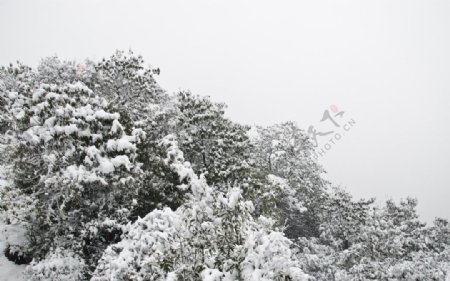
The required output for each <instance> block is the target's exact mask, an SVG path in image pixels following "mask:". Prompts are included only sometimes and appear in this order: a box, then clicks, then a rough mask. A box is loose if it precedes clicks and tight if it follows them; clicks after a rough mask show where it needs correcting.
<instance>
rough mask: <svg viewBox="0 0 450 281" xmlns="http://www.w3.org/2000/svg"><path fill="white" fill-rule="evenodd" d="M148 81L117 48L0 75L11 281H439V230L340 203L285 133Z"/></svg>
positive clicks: (445, 249) (392, 210)
mask: <svg viewBox="0 0 450 281" xmlns="http://www.w3.org/2000/svg"><path fill="white" fill-rule="evenodd" d="M167 71H170V70H167ZM158 73H159V69H153V68H151V67H149V66H147V65H146V63H145V62H144V60H143V58H142V57H141V56H138V55H135V54H133V53H132V52H129V53H124V52H116V53H115V54H113V55H112V56H110V57H108V58H105V59H103V60H101V61H98V62H95V61H90V60H86V61H84V62H82V63H76V62H72V61H63V60H61V59H59V58H58V57H49V58H45V59H43V60H42V61H41V63H40V64H39V66H38V67H37V68H31V67H28V66H26V65H24V64H21V63H16V64H10V65H8V66H3V67H1V68H0V108H1V110H0V126H1V127H0V128H1V129H0V150H1V157H0V164H1V175H2V177H3V184H2V185H0V199H1V201H0V230H1V231H2V232H3V236H4V237H5V238H6V239H7V241H6V243H7V247H6V248H5V250H4V253H2V254H4V255H5V256H6V257H7V258H8V259H9V260H11V261H13V262H15V263H17V264H27V267H26V270H25V272H24V276H25V280H95V281H106V280H116V281H128V280H136V281H138V280H139V281H144V280H167V281H169V280H171V281H175V280H205V281H216V280H217V281H218V280H225V281H231V280H297V281H303V280H324V281H325V280H327V281H328V280H342V281H347V280H426V281H428V280H442V281H448V280H450V226H449V223H448V221H447V220H445V219H439V218H437V219H436V220H435V222H434V223H433V224H432V225H430V226H427V225H426V224H425V223H423V222H421V221H420V220H419V218H418V215H417V210H416V206H417V201H416V200H414V199H411V198H406V199H404V200H402V201H400V202H393V201H388V202H386V203H385V204H384V205H382V206H378V205H375V204H374V200H373V199H371V198H369V199H361V200H355V199H354V198H352V196H351V194H349V193H348V192H347V191H345V190H343V189H341V188H339V187H336V186H334V185H333V184H332V183H330V182H327V181H326V180H324V178H323V173H324V170H323V168H322V167H321V166H320V165H319V164H318V163H317V161H316V160H315V159H314V157H313V156H312V155H313V152H314V146H313V144H312V143H311V141H310V139H309V137H308V134H307V133H306V132H305V131H304V130H303V129H301V126H299V125H297V124H296V123H294V122H285V123H281V124H274V125H272V126H268V127H262V126H247V125H243V124H239V123H236V122H233V121H232V120H230V119H228V118H226V117H225V110H226V106H225V105H224V104H222V103H218V102H215V101H212V100H211V99H210V98H209V97H202V96H198V95H195V94H194V93H191V92H189V91H181V92H179V93H167V92H166V91H164V90H163V89H162V88H161V87H160V86H159V85H158V83H157V82H156V76H157V75H158ZM12 230H14V231H12Z"/></svg>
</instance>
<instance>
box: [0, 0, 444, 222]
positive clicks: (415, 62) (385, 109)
mask: <svg viewBox="0 0 450 281" xmlns="http://www.w3.org/2000/svg"><path fill="white" fill-rule="evenodd" d="M449 15H450V2H449V1H433V0H423V1H412V0H401V1H392V0H387V1H384V0H377V1H321V0H317V1H261V0H259V1H211V0H209V1H206V0H205V1H99V0H90V1H80V0H78V1H70V2H69V1H57V0H54V1H36V0H34V1H20V0H19V1H17V0H15V1H12V0H10V1H5V0H0V36H1V37H0V38H1V39H0V64H1V65H4V64H7V63H9V62H12V61H15V60H20V61H22V62H24V63H27V64H30V65H33V66H35V65H36V64H37V63H38V61H39V60H40V59H41V58H42V57H45V56H49V55H54V54H57V55H59V56H60V57H62V58H64V59H76V60H82V59H84V58H86V57H89V58H91V59H100V58H102V57H104V56H109V55H111V54H112V53H113V52H114V50H116V49H122V50H128V49H130V48H131V49H132V50H133V51H134V52H135V53H138V54H142V55H143V56H144V58H145V60H146V61H147V62H148V63H149V64H151V65H152V66H155V67H159V68H160V69H161V75H160V76H159V77H158V81H159V83H160V84H161V85H162V87H163V88H165V89H166V90H168V91H169V92H174V91H177V90H180V89H190V90H191V91H192V92H194V93H197V94H201V95H210V96H211V97H212V98H213V99H214V100H216V101H223V102H225V103H227V104H228V113H227V114H228V116H229V117H230V118H232V119H233V120H236V121H239V122H242V123H247V124H260V125H270V124H273V123H276V122H281V121H286V120H292V121H296V122H297V123H298V124H299V125H300V126H301V127H302V128H304V129H305V130H306V129H308V127H309V126H310V125H317V126H319V124H322V123H321V122H319V121H320V119H321V118H322V114H323V112H324V110H326V109H329V106H330V105H335V106H336V107H337V108H339V110H343V111H345V114H344V116H345V117H348V118H352V119H354V121H355V125H354V127H352V129H351V130H350V131H349V132H348V133H347V134H346V135H345V136H343V137H342V139H341V140H339V142H337V143H336V144H335V145H334V146H333V147H332V148H331V149H330V151H328V152H327V153H326V155H325V156H323V157H321V158H320V162H321V163H322V164H323V165H324V167H325V168H326V170H327V171H328V176H327V177H328V178H329V179H330V180H331V181H332V182H333V183H335V184H339V185H341V186H346V187H347V189H348V190H349V191H350V192H351V193H352V194H354V195H355V196H356V197H358V198H359V197H372V196H375V197H377V198H379V199H381V200H385V199H388V198H393V199H398V198H401V197H406V196H412V197H416V198H418V199H419V212H420V215H421V217H422V218H423V219H425V220H427V221H429V222H430V221H432V219H433V218H434V217H435V216H440V217H447V218H450V204H449V203H448V200H449V198H450V185H449V182H450V171H449V168H450V148H449V142H450V126H449V121H450V113H449V106H450V81H449V79H450V54H449V50H450V17H449Z"/></svg>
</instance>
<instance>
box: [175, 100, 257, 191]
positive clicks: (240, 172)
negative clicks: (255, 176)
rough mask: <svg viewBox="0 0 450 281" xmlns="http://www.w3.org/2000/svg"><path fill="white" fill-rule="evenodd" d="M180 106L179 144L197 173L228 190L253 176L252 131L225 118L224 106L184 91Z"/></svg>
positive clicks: (178, 123) (178, 122)
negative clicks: (249, 135) (251, 158)
mask: <svg viewBox="0 0 450 281" xmlns="http://www.w3.org/2000/svg"><path fill="white" fill-rule="evenodd" d="M177 106H178V109H179V114H178V116H177V127H176V130H177V136H178V139H179V144H180V147H181V149H182V150H183V151H184V153H185V157H186V159H187V160H188V161H189V162H191V164H192V168H193V169H194V171H195V172H196V173H197V174H203V175H204V176H205V178H206V180H207V181H208V183H209V184H212V185H215V186H221V187H223V189H225V190H226V188H227V187H228V186H229V185H233V184H235V183H237V182H240V181H242V180H245V179H246V178H247V177H248V176H249V174H251V173H252V171H251V170H252V168H251V163H249V161H250V150H249V149H250V141H249V138H248V136H247V131H248V129H249V128H248V127H246V126H243V125H240V124H236V123H233V122H232V121H230V120H229V119H227V118H225V116H224V109H225V105H224V104H221V103H214V102H212V101H211V100H210V99H209V98H208V97H199V96H195V95H192V94H191V93H189V92H180V93H178V95H177ZM241 184H242V182H241Z"/></svg>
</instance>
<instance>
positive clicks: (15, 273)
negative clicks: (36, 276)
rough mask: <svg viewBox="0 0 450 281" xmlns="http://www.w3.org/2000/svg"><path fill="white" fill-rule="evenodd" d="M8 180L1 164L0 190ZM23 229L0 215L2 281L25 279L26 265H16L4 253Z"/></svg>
mask: <svg viewBox="0 0 450 281" xmlns="http://www.w3.org/2000/svg"><path fill="white" fill-rule="evenodd" d="M6 184H8V182H7V181H6V180H5V179H4V170H3V167H2V166H0V190H2V189H3V188H4V187H5V185H6ZM22 237H23V231H22V230H21V229H19V228H17V227H15V226H13V225H5V224H4V221H3V218H2V217H0V280H1V281H19V280H25V279H24V278H23V277H22V272H23V271H24V270H25V265H16V264H14V263H13V262H11V261H9V260H8V259H7V258H6V257H5V255H4V254H3V252H4V250H5V248H6V247H7V241H10V242H14V241H12V240H13V239H21V238H22Z"/></svg>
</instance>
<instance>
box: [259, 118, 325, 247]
mask: <svg viewBox="0 0 450 281" xmlns="http://www.w3.org/2000/svg"><path fill="white" fill-rule="evenodd" d="M250 135H251V136H252V138H251V139H252V144H253V146H252V148H253V157H252V158H253V159H254V161H255V163H256V166H257V167H258V168H260V169H261V170H262V171H264V172H265V173H266V174H271V175H274V176H276V177H279V178H282V179H285V181H286V188H285V189H284V193H282V194H280V196H279V197H281V198H283V200H284V201H286V200H288V201H291V202H292V201H297V202H298V203H297V204H289V203H287V202H283V201H280V202H279V204H278V208H282V209H283V212H284V219H285V220H287V229H286V233H287V234H288V235H289V236H290V237H292V238H297V237H299V236H317V235H318V231H319V229H318V228H319V225H320V213H321V208H322V206H323V204H324V202H325V199H326V197H327V193H326V187H327V182H326V181H325V180H324V179H323V178H322V175H321V174H322V173H323V169H322V168H321V166H319V165H318V163H317V162H316V161H315V159H314V158H313V157H312V152H313V149H314V147H313V146H312V144H311V142H310V141H309V138H308V136H307V134H306V133H305V132H304V131H303V130H301V129H300V128H299V127H298V126H297V125H296V124H295V123H294V122H285V123H281V124H276V125H273V126H269V127H254V128H252V132H251V134H250ZM296 206H301V208H296ZM304 208H306V210H305V209H304Z"/></svg>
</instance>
